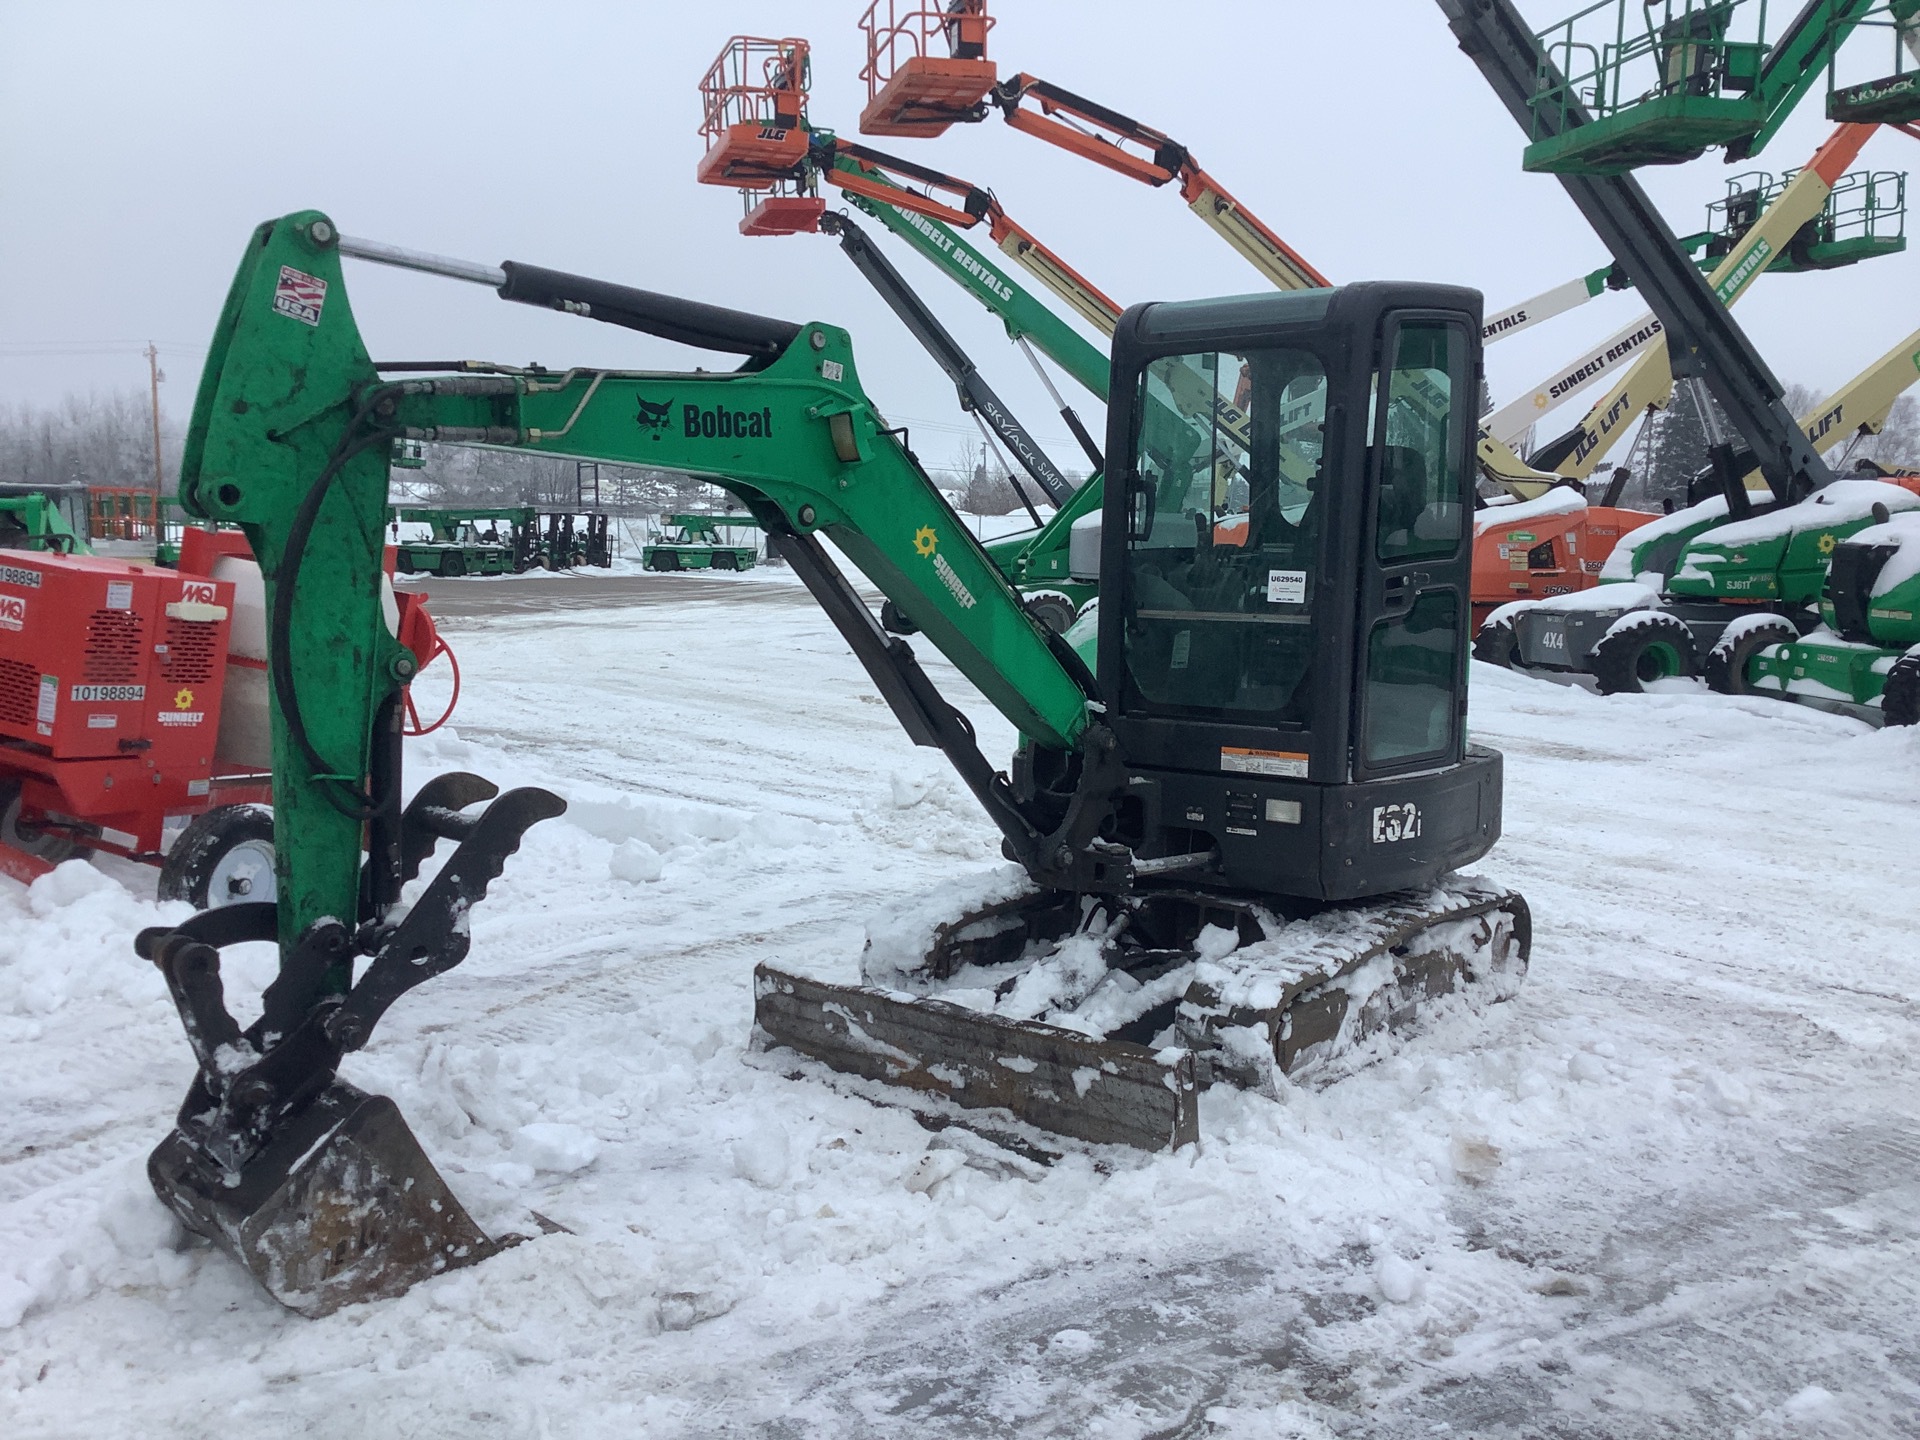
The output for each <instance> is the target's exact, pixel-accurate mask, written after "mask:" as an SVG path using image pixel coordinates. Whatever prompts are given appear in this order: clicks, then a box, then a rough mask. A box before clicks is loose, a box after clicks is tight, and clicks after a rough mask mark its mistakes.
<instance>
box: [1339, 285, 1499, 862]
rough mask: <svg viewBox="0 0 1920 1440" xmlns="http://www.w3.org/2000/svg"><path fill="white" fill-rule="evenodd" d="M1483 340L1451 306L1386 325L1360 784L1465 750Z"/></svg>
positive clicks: (1373, 470) (1378, 383) (1377, 413)
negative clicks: (1476, 439)
mask: <svg viewBox="0 0 1920 1440" xmlns="http://www.w3.org/2000/svg"><path fill="white" fill-rule="evenodd" d="M1477 338H1478V337H1477V336H1474V335H1472V334H1470V333H1469V330H1468V327H1467V325H1466V323H1465V319H1464V317H1462V316H1461V315H1459V314H1457V313H1449V312H1446V311H1417V310H1399V311H1392V312H1389V314H1388V315H1387V317H1386V319H1385V320H1384V321H1383V322H1382V325H1381V331H1380V337H1379V346H1378V349H1377V351H1376V355H1377V356H1378V362H1377V369H1376V372H1375V379H1374V387H1373V395H1372V397H1371V405H1370V416H1369V429H1370V434H1371V439H1370V442H1369V445H1368V455H1367V488H1368V496H1367V506H1366V515H1367V530H1368V534H1367V535H1366V537H1365V539H1364V543H1363V544H1362V546H1361V563H1360V566H1359V571H1358V575H1359V581H1360V583H1359V585H1358V587H1357V588H1358V602H1359V626H1358V631H1357V634H1358V641H1359V646H1360V664H1359V666H1358V667H1357V670H1356V686H1357V693H1356V695H1355V697H1354V710H1355V714H1356V715H1357V717H1358V724H1357V725H1356V727H1355V730H1354V739H1353V769H1354V778H1355V779H1357V780H1367V779H1375V778H1382V777H1386V776H1391V775H1399V774H1407V773H1411V772H1415V771H1420V770H1427V769H1433V768H1437V767H1439V766H1443V765H1451V764H1454V763H1457V762H1458V761H1459V759H1460V758H1461V755H1462V753H1463V750H1464V745H1465V731H1466V708H1467V663H1466V662H1467V653H1468V651H1467V642H1468V627H1469V623H1470V620H1469V617H1470V614H1471V611H1470V608H1469V607H1470V595H1471V569H1472V547H1471V545H1470V544H1469V536H1470V534H1471V528H1470V527H1471V520H1472V507H1473V442H1474V433H1475V419H1476V411H1477V407H1478V400H1479V395H1480V366H1479V353H1478V345H1477V343H1476V341H1477ZM1388 819H1389V821H1391V819H1392V817H1388ZM1408 823H1410V824H1417V823H1418V820H1417V818H1411V817H1410V818H1409V821H1408ZM1393 838H1396V839H1397V838H1399V837H1397V836H1396V837H1393ZM1408 838H1411V837H1408Z"/></svg>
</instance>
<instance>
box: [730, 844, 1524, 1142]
mask: <svg viewBox="0 0 1920 1440" xmlns="http://www.w3.org/2000/svg"><path fill="white" fill-rule="evenodd" d="M1067 901H1068V902H1071V903H1066V902H1063V899H1062V896H1061V895H1060V894H1059V893H1057V892H1042V893H1040V894H1037V895H1031V896H1027V897H1024V898H1023V899H1021V900H1014V901H1008V900H998V901H996V902H994V903H993V904H991V905H988V906H985V907H983V908H982V909H980V910H977V911H974V912H971V913H969V914H968V915H966V916H963V917H961V918H960V919H958V920H954V921H951V922H949V923H947V924H944V925H940V926H937V927H934V929H933V936H934V943H933V948H932V949H931V950H930V951H929V952H928V954H927V955H926V956H925V957H924V959H923V963H922V964H921V965H920V966H919V967H918V968H917V969H915V970H914V971H913V972H912V974H911V975H906V974H900V973H899V972H894V973H893V975H892V976H891V979H890V985H891V980H898V981H900V982H902V983H911V984H912V985H913V986H914V989H913V991H912V992H908V991H904V990H901V989H897V988H881V987H879V986H857V985H833V984H827V983H825V982H822V981H818V980H811V979H807V978H805V977H802V976H798V975H792V974H788V973H786V972H783V971H780V970H776V969H773V968H772V967H770V966H766V965H762V966H760V967H759V968H758V969H757V970H756V971H755V973H754V981H755V985H754V996H755V1000H754V1027H755V1043H756V1045H758V1046H759V1047H761V1048H768V1047H781V1046H784V1047H786V1048H789V1049H792V1050H797V1051H799V1052H800V1053H802V1054H805V1055H809V1056H812V1057H813V1058H814V1059H817V1060H820V1061H823V1062H824V1063H825V1064H827V1065H828V1066H830V1067H831V1068H833V1069H835V1070H838V1071H841V1072H843V1073H846V1074H852V1075H858V1076H861V1077H864V1078H865V1079H868V1080H877V1081H881V1082H884V1083H886V1084H889V1085H895V1086H900V1087H902V1088H904V1089H908V1090H913V1091H917V1092H919V1093H920V1094H922V1095H928V1096H934V1097H939V1100H941V1101H945V1102H951V1103H952V1104H955V1105H959V1106H964V1107H968V1108H975V1109H980V1108H991V1109H998V1110H1003V1111H1009V1112H1011V1113H1012V1114H1013V1115H1014V1116H1016V1117H1017V1118H1018V1119H1021V1120H1024V1121H1026V1122H1027V1123H1029V1124H1031V1125H1034V1126H1037V1127H1039V1128H1041V1129H1044V1130H1050V1131H1053V1132H1054V1133H1056V1134H1060V1135H1066V1136H1071V1137H1073V1138H1075V1139H1080V1140H1085V1141H1089V1142H1092V1143H1095V1144H1121V1145H1131V1146H1135V1147H1138V1148H1140V1149H1145V1150H1160V1149H1168V1148H1178V1147H1179V1146H1181V1145H1184V1144H1187V1143H1189V1142H1191V1141H1194V1140H1197V1139H1198V1138H1199V1117H1198V1109H1197V1101H1198V1095H1197V1090H1198V1089H1199V1088H1200V1087H1201V1086H1203V1085H1205V1084H1208V1083H1211V1082H1212V1081H1214V1080H1227V1081H1231V1082H1233V1083H1235V1084H1238V1085H1243V1086H1248V1087H1256V1088H1261V1089H1269V1090H1270V1089H1272V1088H1273V1087H1274V1085H1275V1084H1276V1083H1277V1079H1276V1077H1277V1076H1278V1075H1290V1076H1296V1077H1304V1076H1309V1075H1312V1074H1313V1073H1315V1072H1316V1071H1318V1070H1320V1069H1322V1068H1323V1067H1325V1066H1326V1065H1327V1064H1328V1063H1329V1062H1330V1061H1332V1060H1333V1059H1335V1058H1336V1057H1337V1056H1339V1055H1341V1054H1344V1053H1346V1052H1347V1051H1349V1050H1351V1049H1352V1048H1353V1047H1354V1046H1355V1045H1357V1044H1358V1043H1360V1042H1361V1041H1362V1040H1364V1039H1365V1038H1366V1037H1367V1036H1369V1035H1372V1034H1374V1033H1376V1032H1379V1031H1382V1030H1390V1029H1395V1028H1400V1027H1403V1026H1405V1025H1406V1024H1408V1023H1410V1022H1411V1021H1412V1020H1413V1019H1414V1018H1415V1017H1416V1016H1417V1015H1418V1014H1419V1012H1420V1010H1421V1007H1422V1005H1423V1003H1424V1002H1426V1001H1428V1000H1430V999H1432V998H1435V997H1438V996H1441V995H1445V994H1448V993H1449V992H1452V991H1455V990H1462V989H1467V988H1469V987H1471V988H1472V989H1473V990H1475V991H1476V992H1477V993H1479V994H1480V995H1482V996H1484V997H1486V998H1488V999H1493V1000H1500V999H1505V998H1506V997H1507V996H1508V995H1510V994H1512V993H1513V992H1514V990H1515V988H1516V987H1517V986H1518V984H1519V981H1520V978H1521V977H1522V976H1523V975H1524V974H1525V971H1526V964H1527V953H1528V949H1529V946H1530V943H1531V938H1532V936H1531V918H1530V915H1529V912H1528V909H1527V903H1526V901H1525V900H1523V899H1521V897H1520V896H1518V895H1515V894H1513V893H1512V892H1510V891H1506V890H1502V889H1499V888H1497V887H1494V886H1489V885H1486V884H1483V883H1481V882H1479V881H1475V880H1464V879H1459V878H1455V879H1452V880H1449V881H1448V882H1446V883H1444V884H1443V885H1441V886H1440V887H1438V888H1436V889H1434V890H1432V891H1428V892H1423V893H1420V894H1407V895H1402V896H1396V897H1391V898H1389V899H1388V900H1385V901H1381V902H1377V903H1374V904H1370V905H1366V906H1361V907H1348V908H1334V909H1329V910H1326V911H1323V912H1321V913H1319V914H1316V915H1313V916H1310V917H1308V918H1305V919H1301V920H1294V921H1290V922H1282V921H1279V920H1276V919H1275V918H1274V917H1273V916H1272V915H1271V914H1270V913H1269V912H1267V911H1265V910H1262V909H1260V908H1259V907H1256V906H1252V905H1248V904H1243V903H1241V902H1237V901H1234V900H1231V899H1223V898H1221V897H1217V896H1208V895H1203V894H1199V893H1195V892H1179V891H1166V892H1161V893H1160V894H1158V895H1149V896H1136V897H1134V898H1133V899H1131V900H1129V901H1126V902H1120V903H1122V904H1124V905H1126V906H1130V907H1133V909H1132V911H1131V912H1130V913H1129V914H1127V915H1121V914H1118V913H1108V914H1106V915H1104V916H1103V915H1102V914H1101V912H1100V909H1099V907H1100V906H1101V905H1108V904H1111V903H1113V902H1106V901H1097V902H1088V903H1087V904H1085V905H1083V904H1082V903H1080V900H1079V897H1071V896H1070V897H1067ZM1156 907H1157V908H1156ZM1096 922H1103V923H1096ZM1130 926H1131V929H1132V932H1133V933H1132V935H1131V937H1130V943H1123V939H1128V938H1129V937H1127V936H1126V933H1125V932H1127V931H1128V930H1129V927H1130ZM1183 926H1184V932H1185V938H1184V940H1183V941H1181V942H1180V944H1179V945H1172V944H1170V943H1169V940H1170V938H1171V937H1172V936H1173V935H1175V934H1178V933H1180V932H1181V928H1182V927H1183ZM1076 929H1077V930H1078V931H1079V933H1077V934H1076V933H1074V932H1075V931H1076ZM1236 932H1237V934H1236ZM1103 937H1104V939H1103ZM1236 939H1237V943H1236ZM1048 940H1051V941H1054V942H1058V943H1056V945H1055V948H1054V950H1053V951H1052V952H1051V953H1049V954H1041V955H1039V956H1037V957H1034V958H1029V959H1027V960H1024V961H1020V962H1018V963H1015V962H1014V961H1013V960H1012V958H1011V957H1012V956H1013V954H1014V953H1015V951H1016V950H1017V949H1018V948H1019V947H1020V946H1026V947H1028V949H1029V950H1032V949H1044V948H1045V942H1046V941H1048ZM1035 942H1039V943H1035ZM1103 943H1104V944H1105V945H1106V947H1107V949H1106V963H1107V965H1108V966H1110V967H1111V968H1109V969H1108V970H1107V971H1106V972H1105V974H1104V975H1102V974H1099V973H1095V972H1096V971H1098V970H1099V962H1097V961H1096V962H1095V963H1094V964H1093V965H1092V966H1089V965H1088V963H1087V955H1086V953H1085V952H1086V951H1087V950H1088V949H1089V947H1096V948H1097V947H1098V946H1099V945H1101V944H1103ZM956 956H963V957H964V958H962V959H960V960H959V962H958V963H956ZM1063 960H1064V963H1063ZM970 962H977V963H970ZM1122 972H1123V973H1122ZM1036 979H1037V980H1039V981H1040V982H1042V983H1038V984H1035V983H1031V982H1033V981H1035V980H1036ZM943 992H945V993H951V994H953V995H954V999H953V1000H949V999H945V998H942V995H943ZM1036 992H1038V993H1045V994H1050V995H1053V996H1055V997H1059V999H1060V1003H1059V1004H1058V1005H1057V1006H1056V1007H1055V1008H1053V1009H1045V1008H1043V1009H1041V1010H1040V1011H1039V1013H1038V1014H1035V1013H1033V1008H1032V1006H1031V1004H1030V1003H1029V1002H1030V1001H1031V997H1032V996H1033V994H1035V993H1036ZM962 999H964V1001H965V1003H955V1001H956V1000H962ZM1169 1033H1170V1034H1171V1036H1172V1037H1173V1038H1174V1039H1175V1040H1176V1042H1177V1043H1174V1044H1171V1045H1169V1044H1167V1043H1166V1042H1167V1040H1168V1038H1169ZM1154 1046H1159V1047H1161V1048H1157V1049H1156V1048H1153V1047H1154Z"/></svg>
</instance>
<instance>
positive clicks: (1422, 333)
mask: <svg viewBox="0 0 1920 1440" xmlns="http://www.w3.org/2000/svg"><path fill="white" fill-rule="evenodd" d="M1466 359H1467V344H1466V333H1465V332H1464V331H1463V330H1461V329H1460V327H1458V326H1457V325H1445V324H1440V323H1437V322H1432V323H1417V324H1410V325H1406V326H1403V327H1402V328H1401V329H1400V330H1399V332H1398V334H1397V336H1396V338H1395V341H1394V347H1393V364H1392V366H1391V368H1389V369H1388V370H1387V371H1386V373H1385V374H1384V376H1382V379H1381V386H1380V389H1379V390H1378V391H1377V392H1376V394H1377V396H1378V403H1377V405H1376V407H1375V410H1374V416H1375V420H1376V423H1377V421H1378V413H1379V406H1384V408H1385V410H1386V435H1385V440H1384V443H1383V444H1382V445H1381V447H1380V451H1379V453H1378V455H1377V456H1376V457H1375V464H1376V466H1377V474H1378V476H1379V497H1380V498H1379V509H1378V511H1377V516H1376V521H1375V529H1374V548H1375V553H1376V554H1378V555H1379V557H1380V558H1381V559H1382V560H1413V559H1420V558H1424V557H1428V556H1436V555H1450V554H1452V553H1453V551H1454V550H1455V548H1456V547H1458V545H1459V544H1460V540H1461V537H1462V535H1463V534H1464V533H1465V528H1466V518H1467V517H1466V512H1465V510H1464V508H1463V506H1462V505H1461V500H1460V497H1461V495H1462V494H1463V493H1464V490H1463V486H1462V484H1461V474H1460V469H1461V465H1462V462H1463V459H1464V457H1465V455H1466V448H1467V447H1466V445H1465V443H1464V442H1465V439H1466V436H1465V434H1464V427H1465V426H1466V424H1467V423H1468V421H1469V420H1470V418H1471V414H1470V409H1471V406H1470V400H1471V398H1472V397H1469V396H1468V395H1467V393H1466V392H1467V387H1468V385H1469V384H1470V382H1471V378H1472V377H1471V376H1470V375H1469V374H1468V373H1467V364H1466ZM1375 433H1376V434H1377V433H1378V432H1377V431H1376V432H1375Z"/></svg>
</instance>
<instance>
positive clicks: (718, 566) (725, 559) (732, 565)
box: [713, 550, 740, 570]
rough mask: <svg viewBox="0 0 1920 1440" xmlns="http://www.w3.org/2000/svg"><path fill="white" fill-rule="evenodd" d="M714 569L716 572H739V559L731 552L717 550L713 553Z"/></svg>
mask: <svg viewBox="0 0 1920 1440" xmlns="http://www.w3.org/2000/svg"><path fill="white" fill-rule="evenodd" d="M713 568H714V569H715V570H738V569H739V568H740V560H739V557H738V556H736V555H735V554H734V553H733V552H732V551H731V550H716V551H714V552H713Z"/></svg>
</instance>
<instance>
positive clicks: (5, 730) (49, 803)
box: [0, 529, 457, 907]
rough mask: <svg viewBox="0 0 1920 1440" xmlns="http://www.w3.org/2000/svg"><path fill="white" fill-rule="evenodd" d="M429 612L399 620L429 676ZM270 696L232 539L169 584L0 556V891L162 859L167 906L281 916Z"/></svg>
mask: <svg viewBox="0 0 1920 1440" xmlns="http://www.w3.org/2000/svg"><path fill="white" fill-rule="evenodd" d="M422 599H423V597H420V596H417V595H405V594H399V595H396V596H395V612H394V615H393V619H394V623H395V625H396V628H397V629H398V632H399V634H400V637H401V639H402V641H403V643H405V644H407V645H408V646H409V648H410V649H412V650H413V652H414V654H415V657H416V659H417V660H419V662H420V664H421V665H422V666H424V665H425V664H426V663H427V661H429V660H430V659H432V658H433V657H434V656H435V655H436V654H440V653H446V646H445V643H444V642H443V641H441V640H440V638H439V636H438V634H437V633H436V632H435V630H434V627H433V622H432V620H431V619H430V618H429V617H428V615H427V613H426V610H425V607H424V604H423V603H422ZM456 673H457V672H456ZM456 685H457V682H456ZM267 697H268V682H267V669H266V615H265V605H264V591H263V588H262V586H261V581H260V572H259V567H258V566H257V565H255V564H254V562H253V558H252V555H251V554H250V553H249V552H248V550H247V546H246V539H245V537H244V536H243V535H242V534H241V533H240V532H239V531H237V530H235V531H211V530H199V529H189V530H187V531H186V532H185V534H184V536H183V539H182V544H181V554H180V565H179V568H178V569H176V570H169V569H162V568H160V567H158V566H153V565H142V564H137V563H134V562H131V561H126V560H111V559H104V558H100V557H95V556H83V555H56V554H41V553H28V552H21V551H0V874H6V875H10V876H12V877H13V878H14V879H16V880H20V881H22V882H26V883H30V882H32V881H33V880H35V879H37V878H38V877H39V876H41V875H44V874H46V873H48V872H49V871H51V870H52V869H53V868H54V866H56V865H58V864H59V863H60V862H61V861H62V860H65V859H67V858H69V857H70V856H72V855H75V854H78V853H81V852H83V851H103V852H106V853H109V854H115V855H121V856H125V857H127V858H129V859H133V860H138V861H143V862H146V863H149V864H162V862H163V860H164V861H165V862H166V863H165V864H164V865H163V869H162V878H161V884H160V892H161V895H162V898H169V899H187V900H190V901H192V902H193V903H194V904H195V905H196V906H197V907H205V906H207V905H218V904H224V903H227V902H229V901H231V900H236V899H241V898H246V899H254V900H261V899H271V898H272V893H273V892H272V888H271V887H272V875H273V823H272V817H271V815H270V813H269V812H268V811H267V810H266V809H265V808H264V807H265V806H266V804H267V803H268V802H269V801H270V800H271V798H272V795H271V774H272V756H271V754H270V753H269V751H268V740H267V737H268V734H269V726H268V719H267ZM409 713H410V714H411V707H409ZM449 713H451V707H450V706H449ZM445 719H446V716H444V715H443V716H442V717H441V718H440V721H439V722H436V725H437V724H438V723H444V721H445ZM411 728H412V729H413V730H414V731H415V732H416V733H418V732H420V731H422V730H424V729H432V728H435V727H434V726H420V725H419V724H418V723H417V721H416V722H415V723H414V724H413V726H412V727H411ZM183 827H184V829H183ZM170 840H171V841H172V842H173V843H172V844H171V845H169V843H168V842H169V841H170ZM163 852H164V853H163Z"/></svg>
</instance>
